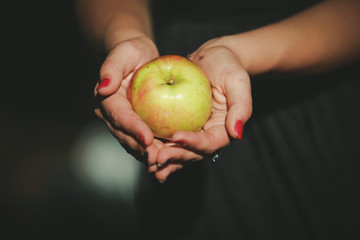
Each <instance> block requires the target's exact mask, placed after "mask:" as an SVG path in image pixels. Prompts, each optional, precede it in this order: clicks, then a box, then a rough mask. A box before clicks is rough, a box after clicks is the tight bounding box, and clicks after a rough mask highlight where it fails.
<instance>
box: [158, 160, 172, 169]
mask: <svg viewBox="0 0 360 240" xmlns="http://www.w3.org/2000/svg"><path fill="white" fill-rule="evenodd" d="M168 163H169V160H167V161H166V162H164V163H158V164H157V166H158V167H159V168H161V167H163V166H165V165H166V164H168Z"/></svg>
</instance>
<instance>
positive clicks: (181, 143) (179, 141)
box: [173, 139, 185, 145]
mask: <svg viewBox="0 0 360 240" xmlns="http://www.w3.org/2000/svg"><path fill="white" fill-rule="evenodd" d="M173 142H174V143H177V144H180V145H184V144H185V141H184V140H182V139H180V140H177V141H173Z"/></svg>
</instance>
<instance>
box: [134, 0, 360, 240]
mask: <svg viewBox="0 0 360 240" xmlns="http://www.w3.org/2000/svg"><path fill="white" fill-rule="evenodd" d="M315 3H316V1H300V0H297V1H296V0H287V1H286V0H277V1H265V0H252V1H241V0H239V1H235V0H222V1H171V3H170V1H166V0H164V1H162V0H155V1H153V6H152V7H153V16H154V25H155V30H156V42H157V45H158V47H159V50H160V54H161V55H164V54H180V55H184V56H186V55H187V54H188V53H191V52H193V51H194V50H196V49H197V48H198V47H199V46H200V45H201V44H202V43H204V42H205V41H207V40H209V39H212V38H214V37H218V36H222V35H228V34H234V33H240V32H244V31H247V30H251V29H254V28H257V27H260V26H263V25H265V24H269V23H272V22H275V21H278V20H280V19H284V18H286V17H288V16H290V15H292V14H294V13H296V12H299V11H301V10H303V9H305V8H307V7H309V6H311V5H312V4H315ZM359 66H360V65H359V63H358V62H354V63H351V64H348V65H347V66H343V67H341V68H338V69H334V70H332V71H327V72H325V73H321V74H316V75H313V76H296V75H292V76H286V77H284V76H257V77H251V79H252V91H253V102H254V113H253V116H252V118H251V119H250V120H249V121H248V122H247V124H246V125H245V129H244V135H243V139H242V140H241V141H234V142H232V143H231V144H230V145H229V146H227V147H226V148H225V149H224V150H223V155H222V156H221V158H220V159H219V160H218V161H216V162H215V163H213V162H212V161H210V160H204V161H200V162H198V163H195V164H192V165H190V166H187V167H185V168H184V169H183V170H181V171H179V172H177V173H175V174H173V175H171V176H170V177H169V179H168V181H167V182H166V183H164V184H160V183H158V182H157V181H156V180H154V177H153V176H151V175H150V174H148V173H147V172H146V173H144V176H143V178H142V181H141V187H140V190H139V193H138V195H137V204H138V210H139V212H138V213H139V221H140V224H141V228H142V229H143V230H142V233H144V237H154V239H155V238H156V239H159V238H160V239H360V233H359V232H360V227H359V225H360V207H359V206H360V177H359V173H360V153H359V151H360V139H359V136H360V127H359V124H360V94H359V90H360V82H359V81H360V79H359V77H360V74H359V73H358V68H359Z"/></svg>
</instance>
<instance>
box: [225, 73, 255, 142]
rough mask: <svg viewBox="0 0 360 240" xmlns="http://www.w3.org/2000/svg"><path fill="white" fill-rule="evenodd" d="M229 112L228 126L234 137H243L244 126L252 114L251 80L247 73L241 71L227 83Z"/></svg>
mask: <svg viewBox="0 0 360 240" xmlns="http://www.w3.org/2000/svg"><path fill="white" fill-rule="evenodd" d="M225 92H226V97H227V105H228V114H227V117H226V128H227V131H228V133H229V134H230V136H231V137H232V138H235V139H241V138H242V132H243V126H244V124H245V123H246V122H247V121H248V120H249V118H250V116H251V114H252V97H251V87H250V80H249V77H248V76H247V75H244V74H243V73H241V72H240V71H239V73H238V74H237V75H236V76H234V77H233V79H232V81H228V82H227V83H226V85H225Z"/></svg>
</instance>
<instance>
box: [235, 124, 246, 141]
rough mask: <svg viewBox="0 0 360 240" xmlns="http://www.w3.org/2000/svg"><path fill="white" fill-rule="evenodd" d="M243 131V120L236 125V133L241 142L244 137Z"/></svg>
mask: <svg viewBox="0 0 360 240" xmlns="http://www.w3.org/2000/svg"><path fill="white" fill-rule="evenodd" d="M243 129H244V123H243V122H242V121H241V120H238V121H237V122H236V124H235V132H236V136H237V138H238V139H239V140H240V139H241V137H242V133H243Z"/></svg>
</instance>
